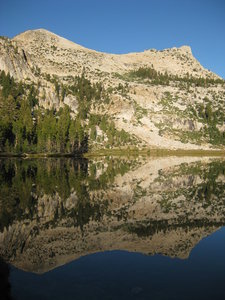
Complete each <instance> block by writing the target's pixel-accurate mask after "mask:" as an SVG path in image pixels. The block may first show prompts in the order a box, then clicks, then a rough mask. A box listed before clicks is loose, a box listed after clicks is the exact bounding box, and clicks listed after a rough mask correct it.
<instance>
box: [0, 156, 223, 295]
mask: <svg viewBox="0 0 225 300" xmlns="http://www.w3.org/2000/svg"><path fill="white" fill-rule="evenodd" d="M224 226H225V160H224V159H222V158H208V157H204V158H200V157H138V158H136V157H129V158H128V157H100V158H96V159H90V160H87V159H81V160H75V159H68V158H67V159H59V158H58V159H24V160H22V159H0V257H1V258H2V259H3V260H4V261H5V262H7V263H8V264H9V265H10V277H9V280H10V283H11V294H12V296H13V299H15V300H23V299H25V300H26V299H29V300H30V299H34V300H35V299H41V300H42V299H43V300H44V299H56V300H57V299H65V300H66V299H78V300H80V299H88V300H89V299H96V300H97V299H98V300H99V299H104V300H105V299H160V300H161V299H163V300H164V299H179V300H180V299H181V300H182V299H196V300H197V299H200V300H201V299H202V300H203V299H204V300H206V299H210V300H211V299H215V300H217V299H218V300H220V299H221V300H224V299H225V227H224ZM0 275H1V273H0ZM0 278H2V277H0ZM2 280H3V279H2ZM1 288H2V284H0V290H1ZM1 292H2V291H1ZM2 293H3V292H2ZM0 298H1V297H0Z"/></svg>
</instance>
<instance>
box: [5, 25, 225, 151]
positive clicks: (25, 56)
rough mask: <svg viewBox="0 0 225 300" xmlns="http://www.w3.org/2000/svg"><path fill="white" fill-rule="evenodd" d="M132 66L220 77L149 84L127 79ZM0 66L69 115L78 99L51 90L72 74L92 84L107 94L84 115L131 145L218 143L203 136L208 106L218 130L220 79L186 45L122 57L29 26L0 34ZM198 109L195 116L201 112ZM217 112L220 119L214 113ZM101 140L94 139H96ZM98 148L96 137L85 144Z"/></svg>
mask: <svg viewBox="0 0 225 300" xmlns="http://www.w3.org/2000/svg"><path fill="white" fill-rule="evenodd" d="M139 68H153V69H154V70H155V71H157V72H160V74H165V73H166V74H168V75H169V76H173V77H171V78H175V76H177V78H184V79H185V78H186V79H187V78H195V79H199V78H203V80H205V82H206V80H212V81H213V80H214V81H215V80H221V81H220V83H218V82H216V81H215V83H213V84H211V85H210V84H209V85H205V86H204V85H199V84H194V83H189V84H187V82H186V83H185V80H184V81H179V80H178V81H174V80H169V81H168V82H166V83H163V84H162V83H157V84H156V83H153V82H151V81H150V80H147V79H140V78H139V79H137V78H136V79H135V78H130V77H129V76H128V75H129V74H130V72H132V71H134V70H137V69H139ZM0 70H4V71H5V72H9V73H10V74H11V75H12V76H13V77H15V79H17V80H22V81H24V82H26V83H31V82H34V83H35V85H37V87H38V91H39V105H40V106H42V107H44V108H46V109H48V108H51V107H54V108H55V109H59V108H60V107H62V106H64V105H65V104H67V105H69V106H70V107H71V109H72V111H73V116H74V117H75V116H76V115H77V113H78V101H77V99H76V97H75V96H74V95H72V93H71V92H67V94H66V96H65V97H61V95H59V93H56V90H55V85H54V82H58V83H59V86H61V84H64V85H65V86H70V85H72V84H73V81H74V77H75V76H81V75H82V74H84V73H85V76H86V77H87V78H88V79H89V80H90V81H91V82H92V83H97V82H100V83H101V84H102V86H103V87H104V89H105V90H106V91H107V92H108V94H109V95H108V100H107V101H105V99H100V100H98V101H93V102H92V105H91V106H90V112H89V114H98V115H107V117H108V119H109V120H110V121H113V122H114V123H115V126H116V128H117V129H119V130H122V129H123V130H125V131H126V132H127V133H128V134H129V135H130V136H135V138H136V140H137V141H138V143H139V144H135V143H133V146H138V147H143V146H146V147H151V148H166V149H212V148H220V149H221V148H224V144H223V143H222V142H221V138H220V142H218V139H216V138H215V140H216V142H214V140H213V139H214V137H215V136H216V135H218V133H217V132H215V134H211V133H212V131H213V130H214V131H215V130H216V129H215V126H214V125H215V124H211V123H212V122H211V123H209V120H207V119H206V118H205V119H204V110H205V108H206V106H207V105H209V104H210V106H211V111H212V113H213V114H214V115H213V117H212V118H213V119H214V120H217V121H216V122H217V124H216V128H218V130H219V132H221V136H222V134H223V132H224V118H223V116H224V102H225V95H224V82H223V81H222V79H221V78H220V77H219V76H217V75H216V74H214V73H212V72H211V71H209V70H206V69H205V68H204V67H203V66H201V64H200V63H199V62H198V61H197V60H196V59H195V58H194V56H193V54H192V51H191V48H190V47H189V46H182V47H180V48H175V47H174V48H171V49H165V50H161V51H157V50H154V49H150V50H146V51H144V52H141V53H128V54H122V55H115V54H108V53H102V52H97V51H94V50H90V49H87V48H85V47H82V46H80V45H77V44H75V43H73V42H71V41H68V40H66V39H64V38H62V37H60V36H58V35H56V34H53V33H51V32H49V31H47V30H44V29H39V30H29V31H26V32H24V33H22V34H19V35H18V36H16V37H14V38H13V39H12V40H10V39H7V38H1V39H0ZM201 111H203V113H202V114H201ZM218 115H220V117H219V118H218ZM100 140H101V136H100ZM93 147H94V148H95V147H96V148H103V147H105V144H104V143H103V142H98V143H96V142H93Z"/></svg>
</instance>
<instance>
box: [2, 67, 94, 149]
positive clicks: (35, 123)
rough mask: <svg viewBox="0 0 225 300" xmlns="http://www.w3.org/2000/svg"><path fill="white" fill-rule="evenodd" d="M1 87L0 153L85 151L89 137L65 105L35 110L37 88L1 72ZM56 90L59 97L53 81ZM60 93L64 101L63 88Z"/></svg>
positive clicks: (62, 87) (58, 91) (56, 85)
mask: <svg viewBox="0 0 225 300" xmlns="http://www.w3.org/2000/svg"><path fill="white" fill-rule="evenodd" d="M0 85H1V86H2V90H0V115H1V119H0V152H12V153H23V152H52V153H71V152H73V153H80V152H87V150H88V137H87V134H86V133H85V129H84V127H83V125H82V121H81V120H80V119H79V118H77V120H72V118H71V116H70V109H69V107H68V106H67V105H65V106H64V108H60V110H59V111H58V112H56V111H54V110H41V109H37V107H38V93H37V90H36V88H35V87H34V86H33V85H30V86H23V85H22V83H16V82H15V81H14V79H13V78H12V77H11V76H10V75H9V74H7V75H6V74H5V73H4V71H3V72H1V73H0ZM55 88H56V93H58V94H59V93H60V86H59V84H58V82H57V81H56V80H55ZM61 93H62V98H63V97H64V96H65V93H66V90H65V87H64V86H61ZM35 108H36V109H35Z"/></svg>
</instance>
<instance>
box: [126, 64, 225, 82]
mask: <svg viewBox="0 0 225 300" xmlns="http://www.w3.org/2000/svg"><path fill="white" fill-rule="evenodd" d="M125 77H127V78H130V79H135V78H137V79H138V78H140V79H149V80H151V83H152V84H156V85H169V83H170V82H178V83H180V84H185V86H184V87H189V86H190V85H194V86H201V87H209V86H211V85H216V84H222V85H224V84H225V81H224V80H223V79H219V78H218V79H212V78H203V77H193V76H190V75H189V74H188V73H187V74H186V76H184V77H179V76H178V75H171V74H170V75H169V74H167V72H164V73H161V72H157V71H156V70H155V69H153V68H148V67H141V68H139V69H137V70H133V71H130V72H129V73H127V74H126V75H125Z"/></svg>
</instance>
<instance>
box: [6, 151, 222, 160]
mask: <svg viewBox="0 0 225 300" xmlns="http://www.w3.org/2000/svg"><path fill="white" fill-rule="evenodd" d="M111 155H113V156H139V155H143V156H219V157H224V156H225V150H215V149H214V150H195V149H193V150H182V149H177V150H171V149H100V150H96V151H90V152H86V153H18V154H17V153H0V158H24V159H26V158H91V157H99V156H111Z"/></svg>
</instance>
